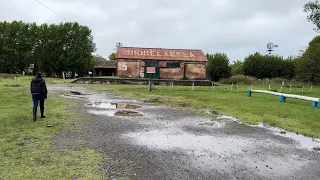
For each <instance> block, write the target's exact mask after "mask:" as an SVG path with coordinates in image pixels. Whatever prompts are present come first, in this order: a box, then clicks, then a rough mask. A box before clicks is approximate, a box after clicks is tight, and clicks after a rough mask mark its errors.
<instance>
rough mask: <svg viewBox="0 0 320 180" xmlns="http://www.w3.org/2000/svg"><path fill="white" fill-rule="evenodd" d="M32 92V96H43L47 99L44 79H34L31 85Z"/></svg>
mask: <svg viewBox="0 0 320 180" xmlns="http://www.w3.org/2000/svg"><path fill="white" fill-rule="evenodd" d="M30 91H31V93H32V94H34V93H38V94H41V95H42V96H43V97H44V98H47V94H48V91H47V86H46V81H45V80H44V79H42V78H33V79H32V81H31V85H30Z"/></svg>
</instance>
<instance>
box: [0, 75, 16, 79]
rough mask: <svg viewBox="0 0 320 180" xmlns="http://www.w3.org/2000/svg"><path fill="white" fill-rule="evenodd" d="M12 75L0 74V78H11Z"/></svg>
mask: <svg viewBox="0 0 320 180" xmlns="http://www.w3.org/2000/svg"><path fill="white" fill-rule="evenodd" d="M12 77H13V76H12V75H10V74H0V78H2V79H8V78H12Z"/></svg>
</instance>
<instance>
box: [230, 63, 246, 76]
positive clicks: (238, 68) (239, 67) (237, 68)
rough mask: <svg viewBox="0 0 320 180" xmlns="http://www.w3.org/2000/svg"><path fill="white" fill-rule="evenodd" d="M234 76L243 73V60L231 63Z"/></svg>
mask: <svg viewBox="0 0 320 180" xmlns="http://www.w3.org/2000/svg"><path fill="white" fill-rule="evenodd" d="M230 68H231V74H232V76H235V75H243V62H241V61H238V60H237V61H235V62H233V64H231V65H230Z"/></svg>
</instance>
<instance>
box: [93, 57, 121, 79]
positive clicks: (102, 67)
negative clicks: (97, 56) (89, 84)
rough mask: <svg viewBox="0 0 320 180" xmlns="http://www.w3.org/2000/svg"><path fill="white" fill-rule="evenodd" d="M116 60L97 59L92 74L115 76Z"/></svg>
mask: <svg viewBox="0 0 320 180" xmlns="http://www.w3.org/2000/svg"><path fill="white" fill-rule="evenodd" d="M116 73H117V61H107V60H98V61H96V64H95V66H94V67H93V76H116Z"/></svg>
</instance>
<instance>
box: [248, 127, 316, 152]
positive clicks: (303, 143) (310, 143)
mask: <svg viewBox="0 0 320 180" xmlns="http://www.w3.org/2000/svg"><path fill="white" fill-rule="evenodd" d="M251 126H252V127H259V128H264V129H268V130H270V131H272V132H274V133H275V134H276V135H279V136H282V137H287V138H291V139H293V140H295V141H297V142H298V143H299V145H298V146H297V147H298V148H305V149H308V150H313V149H314V148H317V147H320V139H313V138H311V137H306V136H303V135H300V134H297V133H292V132H288V131H286V130H284V129H281V128H276V127H272V126H269V125H267V124H264V123H261V124H258V125H251Z"/></svg>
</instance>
